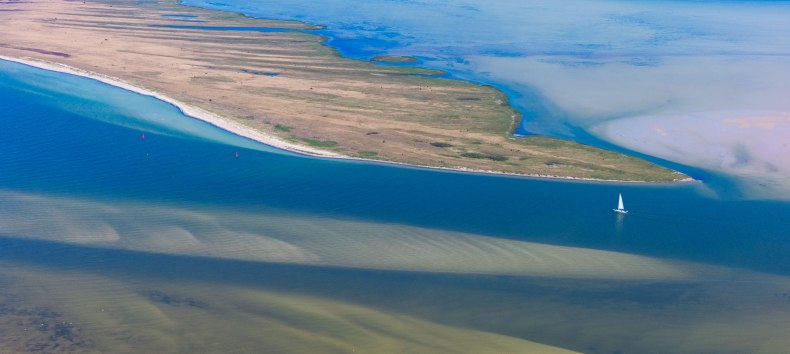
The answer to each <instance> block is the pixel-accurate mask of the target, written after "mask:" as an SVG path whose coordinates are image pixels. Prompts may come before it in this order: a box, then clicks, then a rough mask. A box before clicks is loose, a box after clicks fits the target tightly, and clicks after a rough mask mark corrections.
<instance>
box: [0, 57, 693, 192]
mask: <svg viewBox="0 0 790 354" xmlns="http://www.w3.org/2000/svg"><path fill="white" fill-rule="evenodd" d="M0 59H2V60H6V61H12V62H16V63H20V64H24V65H29V66H33V67H36V68H40V69H44V70H49V71H55V72H60V73H66V74H71V75H77V76H82V77H86V78H90V79H93V80H97V81H100V82H103V83H106V84H108V85H112V86H116V87H119V88H122V89H125V90H128V91H132V92H135V93H138V94H141V95H146V96H151V97H154V98H156V99H159V100H161V101H164V102H167V103H169V104H172V105H173V106H175V107H177V108H178V109H179V110H180V111H181V112H182V113H184V115H186V116H188V117H191V118H194V119H198V120H201V121H204V122H206V123H209V124H211V125H214V126H216V127H218V128H220V129H223V130H226V131H229V132H231V133H233V134H236V135H239V136H242V137H245V138H248V139H251V140H254V141H257V142H260V143H263V144H266V145H269V146H273V147H275V148H278V149H282V150H286V151H290V152H295V153H298V154H302V155H307V156H312V157H321V158H333V159H343V160H354V161H365V162H371V163H382V164H389V165H399V166H407V167H414V168H426V169H433V170H444V171H457V172H466V173H481V174H494V175H506V176H518V177H533V178H551V179H563V180H579V181H597V182H618V183H649V182H643V181H619V180H609V179H595V178H581V177H568V176H554V175H539V174H519V173H508V172H500V171H492V170H477V169H471V168H467V167H436V166H422V165H413V164H407V163H401V162H392V161H382V160H373V159H365V158H359V157H353V156H347V155H342V154H339V153H336V152H332V151H326V150H321V149H316V148H313V147H310V146H305V145H300V144H294V143H291V142H288V141H285V140H283V139H281V138H280V137H277V136H274V135H270V134H266V133H264V132H261V131H258V130H255V129H252V128H249V127H246V126H244V125H242V124H239V123H237V122H235V121H233V120H231V119H227V118H224V117H222V116H220V115H218V114H214V113H212V112H209V111H206V110H204V109H201V108H198V107H195V106H192V105H189V104H186V103H184V102H181V101H178V100H176V99H173V98H171V97H169V96H167V95H165V94H162V93H160V92H156V91H153V90H149V89H146V88H142V87H139V86H136V85H133V84H130V83H128V82H126V81H124V80H122V79H119V78H115V77H111V76H107V75H102V74H99V73H95V72H90V71H87V70H82V69H78V68H75V67H72V66H69V65H65V64H60V63H54V62H49V61H43V60H38V59H33V58H14V57H8V56H4V55H0ZM688 181H693V179H691V178H683V179H678V180H676V182H688Z"/></svg>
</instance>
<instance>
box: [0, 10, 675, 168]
mask: <svg viewBox="0 0 790 354" xmlns="http://www.w3.org/2000/svg"><path fill="white" fill-rule="evenodd" d="M0 6H2V11H0V30H2V32H3V33H4V35H3V38H2V39H0V55H3V56H5V57H8V58H16V59H21V60H24V61H26V62H28V63H41V64H42V65H44V66H45V67H48V68H58V67H61V68H68V70H67V71H70V72H75V73H79V74H82V75H86V76H94V77H96V76H100V77H103V78H107V80H104V81H107V82H110V83H116V82H122V83H125V84H127V85H128V86H129V87H137V88H140V90H144V91H145V92H152V93H155V94H156V95H157V96H160V97H161V98H167V100H170V101H171V103H177V105H179V107H181V108H182V110H184V111H185V112H186V113H187V114H190V115H193V116H195V117H196V118H199V119H205V120H208V121H210V122H212V123H214V124H216V125H217V126H219V127H221V128H224V129H228V130H232V131H234V132H237V133H240V134H242V135H245V136H249V137H251V138H254V139H257V140H260V141H262V142H265V143H268V144H270V145H274V146H278V147H281V148H285V149H290V150H295V151H300V152H303V153H309V154H313V155H319V156H327V157H342V158H361V159H371V160H381V161H387V162H393V163H403V164H410V165H418V166H427V167H438V168H449V169H458V170H467V171H481V172H493V173H509V174H519V175H531V176H543V177H558V178H579V179H597V180H614V181H652V182H662V181H676V180H681V179H685V178H686V176H685V175H682V174H680V173H678V172H675V171H672V170H669V169H667V168H664V167H661V166H658V165H655V164H653V163H650V162H647V161H644V160H642V159H639V158H635V157H632V156H628V155H624V154H620V153H616V152H612V151H607V150H603V149H599V148H596V147H591V146H587V145H583V144H579V143H576V142H573V141H567V140H561V139H554V138H548V137H516V136H514V135H513V131H514V130H515V128H516V126H517V124H518V123H519V120H520V116H521V115H520V113H519V112H517V111H516V110H515V109H514V108H513V107H512V106H510V104H509V103H508V100H507V97H506V96H505V95H504V94H503V93H502V92H500V91H498V90H497V89H495V88H492V87H489V86H481V85H477V84H473V83H469V82H464V81H459V80H449V79H444V78H437V77H432V76H435V75H437V74H440V73H441V72H440V71H436V70H429V69H423V68H418V67H412V66H402V65H378V64H376V63H375V62H376V61H378V62H393V61H395V62H402V63H404V62H405V63H408V62H410V61H412V60H411V59H413V58H410V57H392V56H382V57H378V58H376V59H373V60H372V61H361V60H352V59H348V58H343V57H342V56H340V55H339V54H338V52H337V51H336V50H334V49H333V48H331V47H329V46H326V45H324V42H325V41H326V38H325V37H322V36H319V35H317V34H314V33H311V31H312V30H316V29H319V28H320V27H318V26H315V25H311V24H306V23H301V22H295V21H278V20H264V19H255V18H250V17H246V16H243V15H240V14H236V13H228V12H221V11H213V10H204V9H198V8H193V7H188V6H183V5H181V4H179V3H178V2H177V1H176V0H154V1H144V2H143V1H132V0H112V1H110V0H88V1H61V0H27V1H8V0H3V1H0ZM193 112H204V113H205V114H193ZM208 112H210V113H208ZM244 132H246V134H244Z"/></svg>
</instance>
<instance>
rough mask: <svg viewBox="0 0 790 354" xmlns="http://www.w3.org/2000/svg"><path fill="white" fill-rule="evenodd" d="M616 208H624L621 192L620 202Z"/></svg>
mask: <svg viewBox="0 0 790 354" xmlns="http://www.w3.org/2000/svg"><path fill="white" fill-rule="evenodd" d="M617 210H625V208H624V207H623V195H622V194H620V202H619V203H617Z"/></svg>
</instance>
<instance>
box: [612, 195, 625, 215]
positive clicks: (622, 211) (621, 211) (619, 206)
mask: <svg viewBox="0 0 790 354" xmlns="http://www.w3.org/2000/svg"><path fill="white" fill-rule="evenodd" d="M612 211H614V212H615V213H618V214H628V210H625V208H624V207H623V194H622V193H620V201H619V202H618V203H617V209H612Z"/></svg>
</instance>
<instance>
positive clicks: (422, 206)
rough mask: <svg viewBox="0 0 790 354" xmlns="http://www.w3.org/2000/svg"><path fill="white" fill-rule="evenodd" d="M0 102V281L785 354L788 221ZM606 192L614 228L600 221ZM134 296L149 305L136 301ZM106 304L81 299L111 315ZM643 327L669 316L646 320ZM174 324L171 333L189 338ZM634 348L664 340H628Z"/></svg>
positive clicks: (50, 299)
mask: <svg viewBox="0 0 790 354" xmlns="http://www.w3.org/2000/svg"><path fill="white" fill-rule="evenodd" d="M0 97H2V100H0V126H2V127H3V131H2V133H1V134H2V135H1V136H0V196H2V198H0V221H2V222H1V223H0V249H2V252H0V260H1V261H2V262H5V263H6V264H13V266H8V267H5V269H6V271H7V272H13V271H16V269H19V271H20V272H22V271H29V269H36V270H40V271H43V272H44V273H45V274H54V275H56V276H57V277H65V278H64V279H71V278H69V277H70V276H71V275H68V274H71V273H79V274H82V273H89V274H91V276H101V277H103V278H107V279H112V280H113V281H130V282H132V283H134V284H138V283H141V282H142V283H143V284H149V283H150V282H152V283H156V284H159V283H167V284H171V285H172V284H193V283H200V284H208V286H204V288H205V289H202V290H201V289H198V290H194V289H193V290H190V291H189V294H190V296H194V297H196V298H199V299H201V300H200V301H204V302H207V303H209V304H213V305H214V306H219V305H216V304H219V303H224V302H223V301H229V300H227V299H225V298H223V297H221V296H219V295H212V293H211V292H210V291H209V290H208V289H211V288H214V287H220V288H224V287H239V286H243V287H255V288H265V289H267V291H268V290H271V291H276V292H278V293H292V294H299V295H301V296H312V297H318V298H322V299H328V300H332V301H342V302H344V303H351V304H355V305H356V306H365V307H368V308H375V309H379V310H386V311H391V312H393V313H398V314H405V315H409V316H415V317H417V318H421V319H423V320H428V321H431V322H434V323H440V324H443V325H451V326H458V327H461V328H472V329H476V330H481V331H487V332H491V333H497V334H503V335H507V336H513V337H517V338H522V339H528V340H536V341H539V342H543V343H549V344H553V345H557V346H561V347H567V348H572V349H576V350H582V351H591V350H590V348H604V349H605V350H609V351H614V350H618V349H620V350H623V351H624V352H649V351H651V350H656V349H655V348H659V351H658V352H661V350H668V349H670V348H675V349H678V348H679V347H675V346H674V345H677V343H676V341H677V339H676V338H673V339H671V340H667V339H663V340H662V339H660V338H661V336H660V335H658V333H660V332H659V331H658V328H661V327H669V328H671V329H672V331H676V332H677V333H678V334H679V333H682V332H684V331H688V330H689V329H690V328H691V329H694V330H698V331H700V332H701V333H702V334H700V336H701V337H702V338H703V339H704V340H703V341H702V342H704V343H705V345H706V346H703V348H708V349H710V348H714V349H715V348H720V347H721V346H724V345H729V344H728V343H727V342H726V341H723V342H722V341H721V340H724V339H720V340H719V339H710V338H714V337H715V336H714V337H712V335H708V334H706V333H707V332H705V330H704V328H706V327H705V326H704V323H706V321H708V320H709V319H710V318H714V317H716V316H725V317H726V318H727V321H725V322H727V323H728V324H729V325H728V326H725V328H724V330H725V331H727V332H728V333H729V332H732V333H734V334H733V336H731V337H728V338H735V339H738V340H740V342H739V343H740V344H738V345H741V346H743V347H739V348H746V349H744V350H747V349H748V348H755V346H757V345H758V344H757V342H764V341H765V340H766V338H768V339H771V340H778V339H779V337H778V336H777V335H776V334H775V333H774V332H772V330H764V331H763V334H762V336H757V335H756V334H755V333H753V332H751V330H752V329H754V330H756V329H760V330H763V327H761V326H762V324H765V325H766V326H770V328H773V330H775V329H776V328H782V326H777V324H779V325H782V324H786V322H787V319H788V317H787V316H786V313H787V311H789V310H790V306H788V304H786V302H783V301H785V300H782V299H783V298H781V297H777V296H779V295H776V294H778V293H781V292H782V291H786V290H781V289H784V288H782V286H785V285H784V284H785V283H786V282H785V281H784V279H785V278H784V276H786V275H788V273H790V260H788V258H787V257H786V254H787V253H788V251H790V242H788V241H787V230H788V229H790V219H788V215H790V204H788V203H782V202H761V201H723V200H718V199H715V198H712V197H711V194H710V193H709V192H707V190H706V188H705V186H704V185H703V184H699V183H693V184H677V185H638V184H611V183H587V182H567V181H551V180H538V179H529V178H511V177H500V176H485V175H475V174H466V173H453V172H441V171H432V170H425V169H419V168H403V167H395V166H388V165H384V164H375V163H363V162H350V161H337V160H324V159H316V158H309V157H304V156H297V155H295V154H291V153H287V152H283V151H279V150H276V149H273V148H270V147H267V146H263V145H260V144H257V143H254V142H251V141H249V140H246V139H243V138H240V137H238V136H235V135H233V134H230V133H227V132H223V131H221V130H219V129H216V128H214V127H212V126H210V125H208V124H205V123H202V122H199V121H196V120H192V119H190V118H187V117H184V116H183V115H181V114H180V113H179V112H178V111H177V109H175V108H174V107H172V106H170V105H168V104H165V103H163V102H160V101H158V100H155V99H153V98H151V97H145V96H140V95H137V94H133V93H130V92H127V91H124V90H121V89H117V88H113V87H111V86H108V85H105V84H102V83H99V82H96V81H93V80H89V79H84V78H79V77H75V76H71V75H65V74H57V73H50V72H46V71H43V70H39V69H34V68H30V67H26V66H23V65H20V64H15V63H9V62H4V61H0ZM143 134H145V138H144V139H143V138H142V135H143ZM237 152H238V153H239V157H238V158H236V157H235V154H236V153H237ZM620 192H621V193H623V195H624V197H625V201H626V206H627V207H628V208H629V209H631V213H630V214H629V215H627V216H626V217H625V218H617V217H615V216H614V215H612V213H611V208H612V207H614V205H615V203H616V197H617V193H620ZM547 245H548V246H549V247H553V246H564V247H563V248H546V247H547ZM426 250H427V251H426ZM514 250H519V251H518V252H521V253H513V252H515V251H514ZM598 251H611V252H613V253H596V252H598ZM632 256H647V257H649V259H643V258H636V259H635V258H629V257H632ZM532 260H535V261H534V262H533V261H532ZM522 262H523V263H522ZM688 262H691V263H688ZM691 264H695V265H691ZM700 264H704V265H707V266H709V265H717V266H721V267H724V268H725V269H727V270H726V271H721V270H715V269H714V270H700V267H702V266H700ZM532 267H534V269H533V268H532ZM352 268H353V269H352ZM598 269H599V270H600V271H598ZM415 270H416V271H419V272H413V271H415ZM755 270H756V271H761V272H766V273H769V274H773V275H774V276H771V277H769V279H768V280H766V279H764V278H765V277H768V276H767V275H760V276H756V275H750V274H751V273H748V271H755ZM446 272H453V273H456V274H453V275H449V274H446ZM733 272H734V273H735V274H736V275H732V274H731V273H733ZM478 273H483V274H487V275H485V276H481V275H474V274H478ZM14 274H16V273H14ZM738 274H741V275H738ZM26 277H29V276H20V275H14V276H13V277H10V278H7V277H6V276H4V277H3V278H2V280H3V282H4V283H3V284H14V282H18V281H21V280H20V279H26ZM7 279H15V280H7ZM34 279H35V278H34ZM128 279H133V280H128ZM140 279H143V280H140ZM624 279H625V280H624ZM678 280H680V281H678ZM83 281H84V280H83ZM96 282H97V283H96V284H100V283H99V281H98V280H97V281H96ZM752 282H754V284H752ZM76 284H80V283H79V282H77V283H76ZM89 284H93V283H89ZM743 284H750V285H749V286H748V287H744V286H743ZM755 284H756V285H755ZM766 284H768V285H766ZM37 286H44V287H46V286H52V287H54V289H55V291H53V292H50V293H49V294H48V295H42V296H40V297H39V299H40V303H39V305H44V306H53V307H57V306H65V308H67V309H68V308H72V310H71V312H72V313H73V315H74V316H76V317H78V318H79V317H80V316H86V315H85V314H84V313H83V312H80V311H77V310H74V309H76V308H79V307H78V306H73V305H69V306H66V305H65V304H69V303H68V302H66V301H65V300H55V299H60V297H58V296H59V294H58V293H60V292H61V291H62V292H64V293H65V292H66V289H68V288H67V286H66V285H62V286H60V285H59V286H55V285H49V284H46V283H45V282H43V281H40V282H39V283H38V285H37ZM130 286H131V285H130ZM138 286H141V285H134V286H131V287H132V288H133V289H136V290H135V293H136V294H138V295H139V294H142V295H139V296H142V298H143V299H150V298H152V297H151V296H148V295H145V294H147V293H146V291H150V288H151V285H145V287H143V288H141V289H142V290H140V289H138ZM172 286H175V285H172ZM184 286H186V285H184ZM96 287H98V285H97V286H96ZM766 287H767V288H766ZM775 287H779V289H780V290H777V289H776V288H775ZM8 288H9V287H8V286H6V288H5V289H6V290H7V289H8ZM119 289H120V288H115V287H113V286H101V290H96V289H95V288H93V287H90V286H86V287H85V288H84V289H83V290H79V291H78V292H77V293H78V294H81V295H80V296H79V297H84V298H85V299H92V298H93V297H99V296H100V295H101V296H107V298H108V299H113V296H116V297H117V296H118V295H117V294H119V293H120V292H121V290H119ZM26 291H28V290H26ZM29 291H33V290H29ZM181 291H186V290H181ZM743 292H745V294H743ZM113 294H116V295H113ZM156 294H158V293H156ZM722 294H727V295H722ZM4 296H6V295H4ZM8 296H10V295H8ZM727 296H732V298H731V297H727ZM154 298H155V299H157V300H161V298H162V297H161V296H158V295H157V296H156V297H154ZM124 299H125V297H124ZM176 299H180V298H178V297H176ZM171 300H172V299H171ZM124 301H127V300H122V301H118V302H119V303H124ZM128 301H131V300H128ZM172 301H176V300H172ZM172 301H171V302H172ZM182 301H187V300H182ZM176 302H177V301H176ZM130 303H131V302H130ZM191 303H197V304H200V303H201V302H199V301H197V300H195V301H193V302H191ZM130 306H131V305H130ZM149 306H150V305H149ZM738 306H740V307H738ZM193 307H196V306H193ZM197 307H199V306H197ZM240 308H241V309H244V307H243V306H241V307H240ZM656 308H663V309H665V310H662V311H661V314H660V315H659V316H658V317H657V318H656V317H655V316H656V315H655V313H654V312H653V311H655V309H656ZM765 308H770V309H771V311H770V312H771V313H770V314H766V313H763V312H761V311H762V310H759V311H758V310H757V309H765ZM744 309H747V310H748V311H746V310H744ZM102 311H103V310H102ZM179 311H181V310H179ZM250 311H252V310H250ZM541 311H550V312H545V313H544V312H541ZM67 312H68V311H67ZM536 313H540V314H541V315H538V316H535V315H534V314H536ZM171 316H172V317H170V318H169V320H168V321H170V322H167V323H183V322H184V321H187V320H184V319H181V318H180V317H178V316H179V315H171ZM227 316H230V315H227ZM244 316H247V317H244V318H248V317H249V316H253V317H254V316H263V315H262V314H261V313H257V312H254V311H253V312H249V313H247V312H245V314H244ZM607 316H609V317H607ZM234 318H235V317H234ZM601 318H609V320H606V321H603V322H601V321H602V320H601ZM527 319H529V321H527ZM747 320H748V321H747ZM84 321H85V323H87V324H86V326H87V327H86V328H88V330H86V331H87V333H89V334H90V333H94V336H99V337H102V336H103V335H100V334H96V333H99V332H97V331H98V330H97V329H95V328H94V329H93V331H94V332H91V330H90V329H91V328H92V327H90V325H91V323H94V324H95V326H99V325H98V324H99V323H100V324H101V327H103V328H104V330H107V329H108V328H109V329H112V328H118V330H119V331H121V329H123V331H126V332H131V333H137V332H136V331H143V328H145V326H143V327H135V325H129V326H131V328H127V327H124V326H126V325H128V323H130V322H128V319H127V320H126V321H120V320H118V321H117V322H112V323H114V324H112V325H108V324H107V323H104V322H98V320H96V321H97V322H90V321H88V320H84ZM212 321H215V322H216V323H219V324H222V323H223V321H235V320H234V319H231V317H222V316H219V317H217V318H215V319H214V320H212ZM294 321H296V320H294ZM187 322H188V321H187ZM297 322H298V321H297ZM131 323H133V324H134V323H136V322H131ZM141 323H144V324H145V323H148V322H145V321H143V322H141ZM157 323H159V322H157ZM295 323H296V322H295ZM746 323H757V324H760V325H757V326H753V328H752V329H750V328H746V327H743V326H744V325H745V324H746ZM113 326H115V327H113ZM653 326H656V327H653ZM156 328H158V327H156ZM307 328H310V326H307ZM591 328H596V329H591ZM645 330H647V331H654V332H653V333H656V334H657V336H658V337H657V338H654V337H651V336H650V335H648V336H646V337H645V338H646V339H645V341H638V342H634V341H633V340H632V339H631V338H632V337H633V335H634V334H635V333H636V331H638V332H640V333H641V332H643V331H645ZM145 331H151V330H150V329H149V330H145ZM182 331H185V332H179V331H174V330H172V328H171V329H169V330H162V331H161V333H171V332H174V333H177V334H179V333H188V329H183V330H182ZM580 332H582V333H588V334H589V336H577V335H575V334H574V333H580ZM676 332H672V333H676ZM141 333H142V332H141ZM157 333H160V332H157ZM697 340H698V339H695V338H687V339H686V340H682V341H680V343H681V344H683V345H686V344H688V345H689V347H682V348H684V349H682V350H679V351H688V352H693V351H694V350H693V348H699V347H694V345H702V344H699V343H698V342H697ZM728 340H729V339H728ZM250 345H252V344H250ZM133 347H134V345H133ZM138 348H140V347H138ZM689 348H692V349H689ZM604 349H601V350H604ZM596 350H598V349H596Z"/></svg>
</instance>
